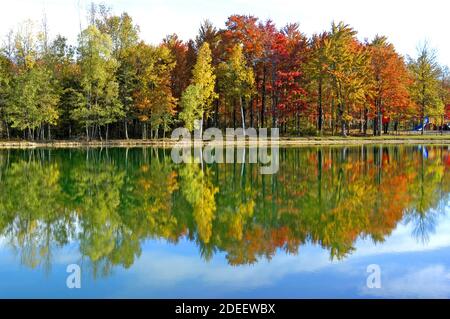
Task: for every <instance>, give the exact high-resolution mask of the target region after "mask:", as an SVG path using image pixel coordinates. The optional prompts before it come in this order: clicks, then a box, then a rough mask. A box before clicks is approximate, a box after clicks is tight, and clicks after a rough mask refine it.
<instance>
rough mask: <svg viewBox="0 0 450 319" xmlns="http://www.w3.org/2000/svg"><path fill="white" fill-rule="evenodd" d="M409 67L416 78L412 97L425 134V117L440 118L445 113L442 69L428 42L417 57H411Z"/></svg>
mask: <svg viewBox="0 0 450 319" xmlns="http://www.w3.org/2000/svg"><path fill="white" fill-rule="evenodd" d="M409 69H410V71H411V74H412V77H413V80H414V82H413V84H412V86H411V97H412V99H413V100H414V101H415V102H416V104H417V105H418V107H419V116H420V122H421V123H422V127H423V129H422V135H423V134H424V131H425V128H424V121H425V117H426V116H432V117H437V118H440V116H442V115H443V114H444V103H443V102H442V99H441V98H440V95H439V93H440V81H439V76H440V73H441V69H440V67H439V64H438V63H437V59H436V55H435V53H434V52H433V50H430V48H429V47H428V45H427V44H424V45H423V46H422V47H420V48H419V54H418V57H417V59H415V60H414V59H410V61H409Z"/></svg>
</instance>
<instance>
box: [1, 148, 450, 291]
mask: <svg viewBox="0 0 450 319" xmlns="http://www.w3.org/2000/svg"><path fill="white" fill-rule="evenodd" d="M259 168H260V164H249V163H244V164H239V163H236V164H204V165H200V164H175V163H174V162H173V161H172V159H171V153H170V149H159V148H130V149H125V148H103V149H100V148H98V149H52V150H50V149H34V150H0V297H3V298H9V297H43V298H46V297H57V298H80V297H86V298H91V297H112V298H116V297H125V298H136V297H137V298H142V297H144V298H316V297H323V298H379V297H382V298H394V297H395V298H396V297H400V298H417V297H450V195H449V194H450V149H449V146H447V145H445V146H439V145H409V146H406V145H404V146H396V145H389V146H383V145H373V146H372V145H370V146H351V147H350V146H349V147H341V146H339V147H298V148H281V149H280V150H279V170H278V172H277V173H276V174H273V175H262V174H260V170H259ZM70 265H72V266H73V265H76V267H77V266H78V267H79V271H80V272H81V275H80V278H79V283H80V285H81V287H80V288H79V289H78V288H73V289H69V288H68V284H67V281H68V277H69V276H70V275H71V274H72V273H71V271H70V269H69V272H68V266H70ZM69 268H70V267H69ZM375 273H376V276H377V277H376V282H377V284H376V285H375V286H373V285H371V284H369V281H370V282H372V279H373V278H375V277H371V276H373V275H374V274H375ZM369 279H370V280H369ZM372 283H373V282H372Z"/></svg>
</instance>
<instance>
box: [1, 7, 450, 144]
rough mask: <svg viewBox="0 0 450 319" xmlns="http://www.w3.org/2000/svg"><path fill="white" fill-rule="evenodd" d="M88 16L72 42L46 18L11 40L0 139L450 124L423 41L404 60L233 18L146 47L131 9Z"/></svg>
mask: <svg viewBox="0 0 450 319" xmlns="http://www.w3.org/2000/svg"><path fill="white" fill-rule="evenodd" d="M88 17H89V18H88V23H87V25H88V26H87V27H86V28H84V29H83V30H81V31H80V34H79V37H78V43H77V44H76V45H71V44H69V42H68V40H67V39H66V38H65V37H64V35H58V36H56V37H55V38H50V37H49V30H48V27H47V23H46V21H45V19H43V22H42V23H41V25H40V26H36V24H33V23H32V22H25V23H22V24H21V25H20V27H19V28H18V29H17V31H14V32H13V31H11V32H9V33H8V34H7V36H6V37H5V39H4V41H3V46H2V48H1V51H0V52H1V53H0V138H6V139H29V140H51V139H74V138H80V139H87V140H91V139H108V138H115V139H129V138H143V139H156V138H163V137H167V136H168V134H169V133H170V132H171V130H172V129H173V128H174V127H179V126H185V127H187V128H188V129H192V128H193V124H194V120H196V119H199V120H200V119H201V120H202V123H203V125H204V127H205V128H206V127H213V126H214V127H219V128H225V127H235V128H237V127H243V128H244V129H245V128H246V127H278V128H279V129H280V132H281V133H282V134H283V135H285V136H312V135H342V136H346V135H349V134H358V135H382V134H392V132H398V131H401V130H412V129H413V128H414V127H415V126H416V125H419V124H421V123H422V124H423V123H424V121H425V118H429V119H430V122H431V123H433V126H434V129H436V130H443V129H445V128H446V127H447V126H445V124H446V123H448V121H449V120H450V72H449V69H448V68H447V67H446V66H443V65H440V64H439V63H438V61H437V58H436V52H435V51H434V50H433V49H432V48H430V47H429V46H428V45H426V44H423V45H421V46H420V47H419V49H418V52H416V53H414V54H413V55H414V56H415V57H414V58H413V57H409V56H406V57H405V56H402V55H401V54H399V53H398V52H397V51H396V49H395V47H394V45H393V44H392V43H390V42H389V39H387V38H386V37H384V36H381V35H380V36H376V37H375V38H373V39H367V40H364V41H361V40H360V39H359V38H358V34H357V31H356V30H354V29H353V28H352V27H351V26H349V25H347V24H345V23H344V22H333V23H332V24H331V26H330V27H329V28H328V29H326V30H325V31H323V32H322V33H320V34H314V35H312V36H306V35H305V34H304V33H302V30H301V29H300V28H299V25H298V24H296V23H293V24H288V25H286V26H284V27H281V28H279V27H278V26H276V25H275V24H274V23H273V22H272V21H270V20H265V21H263V20H260V19H258V18H257V17H254V16H245V15H232V16H230V17H229V18H228V20H227V21H226V22H225V27H224V28H223V29H220V28H217V27H215V26H214V25H213V24H212V23H211V22H209V21H208V20H205V21H204V22H203V23H201V26H200V29H199V31H198V35H197V36H196V38H195V39H192V40H189V41H182V40H181V39H180V38H179V37H178V36H177V35H176V34H171V35H168V36H166V37H165V38H164V39H163V40H162V42H161V43H160V44H159V45H150V44H147V43H145V42H143V41H142V40H141V39H140V33H139V27H138V26H137V25H136V24H135V23H134V22H133V20H132V17H131V16H129V15H128V14H127V13H122V14H121V15H114V14H113V13H112V11H111V9H109V8H108V7H106V6H103V5H98V6H97V5H92V7H91V8H90V10H89V12H88ZM2 31H4V30H2ZM419 40H420V39H418V41H419ZM422 133H423V130H422Z"/></svg>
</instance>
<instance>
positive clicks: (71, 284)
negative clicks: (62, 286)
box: [66, 264, 81, 289]
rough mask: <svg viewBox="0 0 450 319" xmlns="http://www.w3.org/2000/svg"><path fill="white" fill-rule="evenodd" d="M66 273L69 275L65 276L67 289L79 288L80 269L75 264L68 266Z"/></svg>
mask: <svg viewBox="0 0 450 319" xmlns="http://www.w3.org/2000/svg"><path fill="white" fill-rule="evenodd" d="M66 272H67V273H69V274H70V275H69V276H67V279H66V285H67V288H69V289H74V288H76V289H80V288H81V267H80V266H79V265H77V264H70V265H68V266H67V268H66Z"/></svg>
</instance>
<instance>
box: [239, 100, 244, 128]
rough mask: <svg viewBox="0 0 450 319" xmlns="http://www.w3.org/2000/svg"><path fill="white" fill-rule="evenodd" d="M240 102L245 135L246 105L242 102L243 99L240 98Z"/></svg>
mask: <svg viewBox="0 0 450 319" xmlns="http://www.w3.org/2000/svg"><path fill="white" fill-rule="evenodd" d="M239 102H240V105H241V121H242V129H243V132H244V134H245V114H244V103H243V101H242V97H240V98H239Z"/></svg>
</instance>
